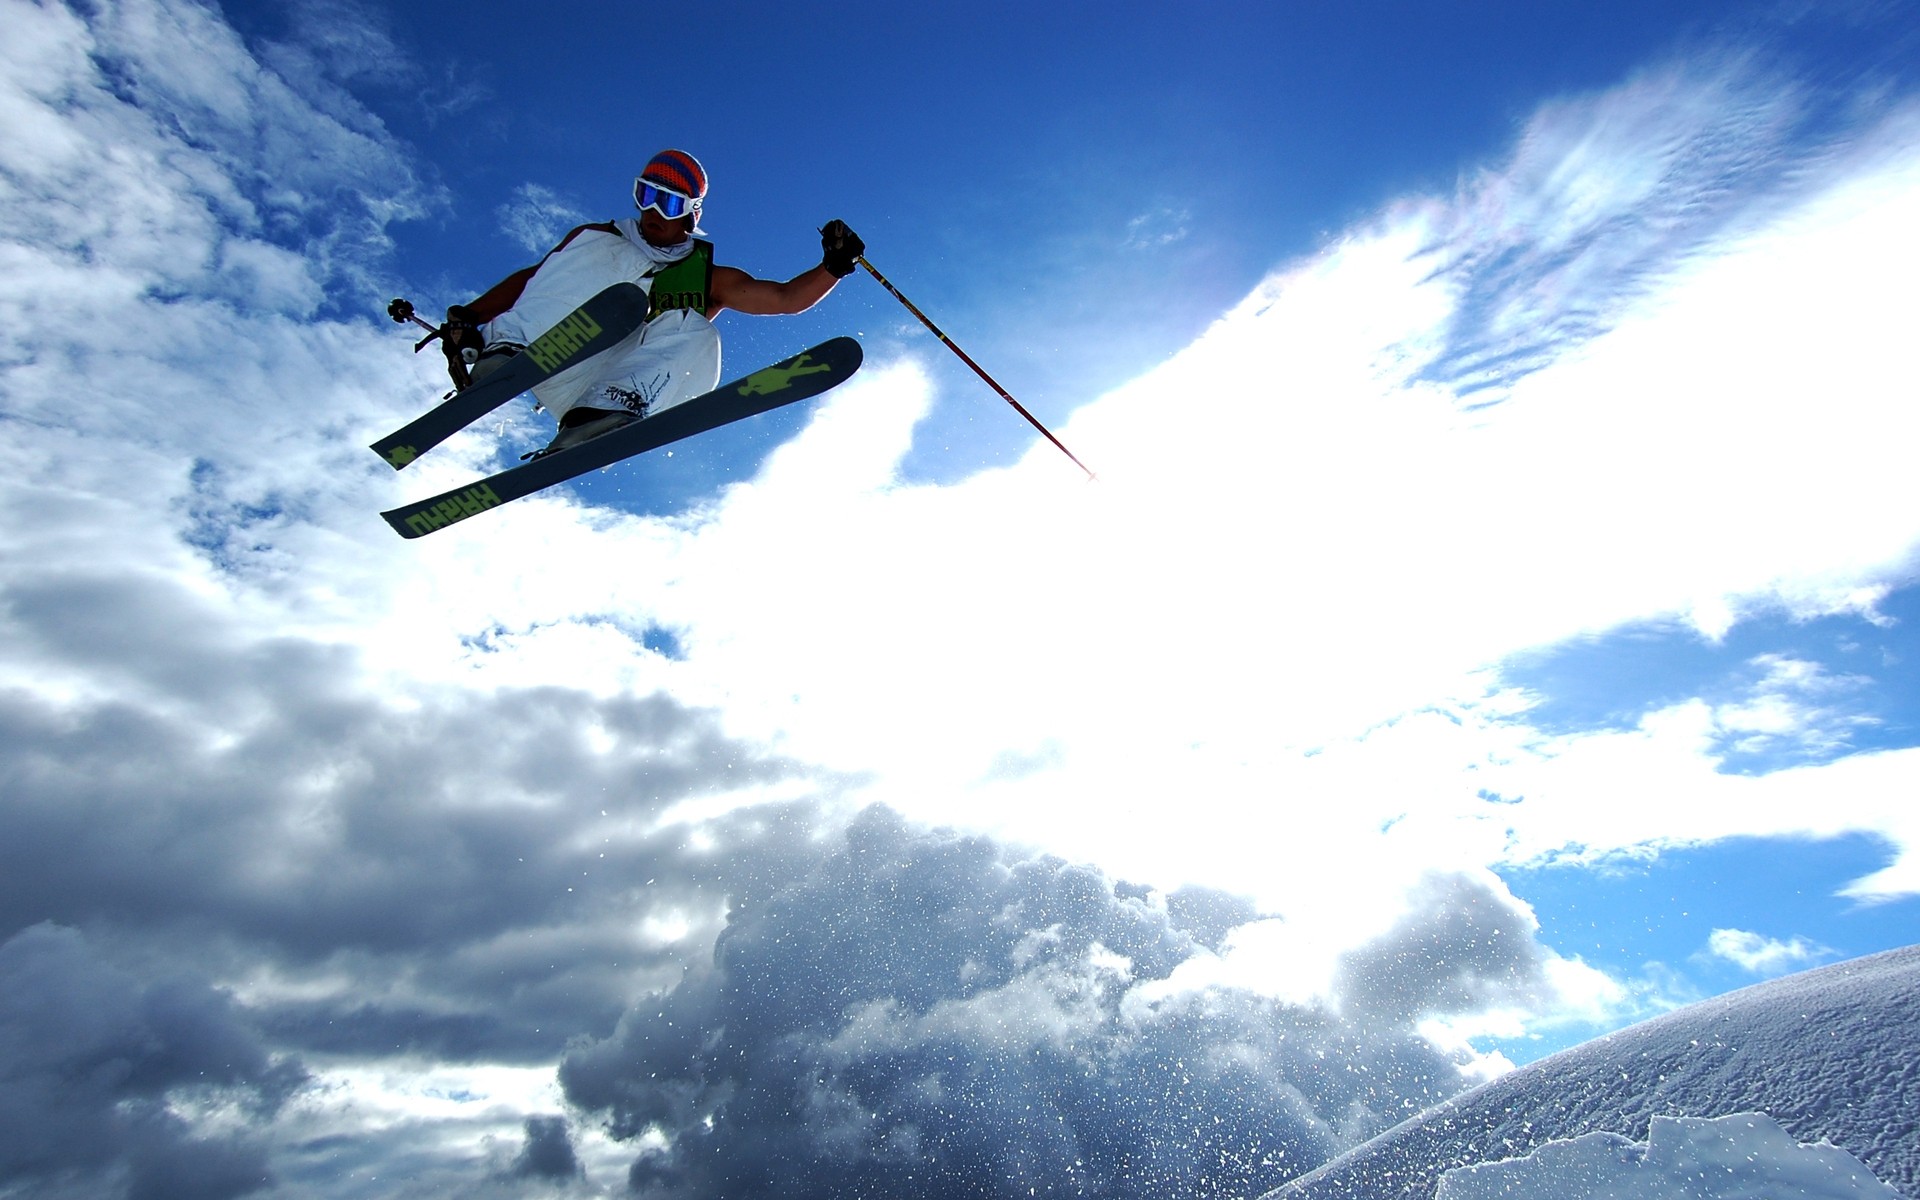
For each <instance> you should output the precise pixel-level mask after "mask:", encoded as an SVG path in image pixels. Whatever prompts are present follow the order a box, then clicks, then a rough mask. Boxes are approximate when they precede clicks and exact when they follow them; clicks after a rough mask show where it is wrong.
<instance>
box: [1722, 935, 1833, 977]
mask: <svg viewBox="0 0 1920 1200" xmlns="http://www.w3.org/2000/svg"><path fill="white" fill-rule="evenodd" d="M1707 953H1709V954H1711V955H1713V956H1714V957H1715V958H1723V959H1725V960H1727V961H1728V962H1730V963H1733V964H1734V965H1735V966H1737V967H1739V968H1740V969H1741V970H1743V971H1750V972H1752V973H1753V974H1755V975H1782V974H1785V973H1786V972H1788V971H1800V970H1804V969H1806V968H1807V967H1811V966H1814V965H1816V964H1818V963H1821V962H1824V961H1826V960H1828V959H1831V958H1836V957H1838V953H1837V952H1836V951H1834V950H1830V949H1828V948H1827V947H1825V946H1822V945H1819V944H1818V943H1816V942H1811V941H1809V940H1807V939H1806V938H1802V937H1796V938H1793V939H1792V940H1790V941H1785V942H1783V941H1780V940H1779V939H1778V938H1770V937H1763V936H1762V935H1760V934H1757V933H1750V932H1748V931H1747V930H1744V929H1716V930H1714V931H1713V933H1712V935H1711V936H1709V937H1708V938H1707Z"/></svg>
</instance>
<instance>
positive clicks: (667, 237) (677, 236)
mask: <svg viewBox="0 0 1920 1200" xmlns="http://www.w3.org/2000/svg"><path fill="white" fill-rule="evenodd" d="M692 231H693V218H692V217H681V218H680V219H678V220H675V221H669V220H667V219H666V218H665V217H663V216H661V215H660V214H659V213H657V212H655V211H653V210H652V209H650V208H643V209H641V210H640V236H641V237H643V238H645V239H647V244H648V245H649V246H678V245H679V244H680V243H681V242H684V241H686V240H687V235H688V234H689V233H691V232H692Z"/></svg>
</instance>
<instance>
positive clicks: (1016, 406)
mask: <svg viewBox="0 0 1920 1200" xmlns="http://www.w3.org/2000/svg"><path fill="white" fill-rule="evenodd" d="M854 261H855V262H857V263H859V264H860V265H861V266H863V267H865V268H866V269H867V274H869V275H871V276H873V277H874V279H876V280H878V281H879V284H880V286H881V287H883V288H885V289H887V290H888V291H889V292H892V293H893V298H894V299H895V300H898V301H899V302H900V303H902V304H904V305H906V306H907V311H908V312H910V313H912V314H913V315H914V316H916V317H919V318H920V323H921V324H922V325H925V326H926V327H927V328H928V329H930V330H932V331H933V336H935V337H937V338H939V339H940V340H941V341H942V342H945V343H946V346H947V349H949V350H951V351H953V352H954V353H955V354H957V355H959V356H960V361H961V362H963V363H965V364H967V365H968V366H969V367H972V368H973V373H974V374H975V375H978V376H979V377H980V378H982V379H984V380H986V382H987V386H988V387H990V388H992V389H993V390H994V391H996V392H998V393H1000V398H1001V399H1002V400H1005V401H1006V402H1007V403H1008V404H1011V405H1013V411H1015V412H1017V413H1019V414H1020V415H1021V416H1023V417H1025V418H1026V419H1027V423H1028V424H1029V425H1032V426H1033V427H1034V428H1035V429H1038V430H1039V431H1040V432H1041V433H1044V434H1046V436H1047V440H1048V441H1050V442H1052V443H1053V444H1054V445H1056V446H1059V447H1060V453H1062V454H1064V455H1066V456H1067V457H1068V458H1072V459H1073V465H1074V466H1076V467H1079V468H1080V469H1081V470H1082V471H1085V472H1086V473H1087V478H1088V479H1095V478H1098V477H1097V476H1096V475H1094V473H1093V471H1092V470H1091V469H1090V468H1089V467H1088V466H1087V464H1085V463H1083V462H1081V461H1080V460H1079V459H1078V458H1074V453H1073V451H1071V450H1069V449H1067V448H1066V446H1065V445H1063V444H1062V443H1061V441H1060V439H1059V438H1057V437H1055V436H1053V434H1052V433H1051V432H1050V431H1049V430H1048V429H1047V427H1046V426H1045V425H1042V424H1041V423H1040V421H1039V419H1038V418H1037V417H1035V416H1034V415H1033V414H1032V413H1030V412H1028V411H1027V410H1026V409H1025V408H1024V407H1022V406H1021V404H1020V402H1019V401H1018V400H1015V399H1014V398H1013V395H1012V393H1010V392H1008V391H1007V389H1005V388H1003V387H1001V386H1000V385H999V384H998V383H996V382H995V381H994V378H993V376H991V375H989V374H987V373H986V372H985V371H983V370H981V368H980V364H979V363H977V362H975V361H973V359H971V358H969V357H967V352H966V351H965V350H962V349H961V348H960V347H958V346H956V345H954V344H953V339H952V338H950V337H948V336H947V335H946V334H944V333H942V332H940V327H939V326H938V325H935V324H934V323H933V322H932V321H930V320H928V319H927V314H925V313H923V312H921V311H920V310H919V309H918V308H916V307H915V306H914V303H913V301H911V300H909V299H907V298H906V297H905V296H903V295H901V294H900V289H899V288H897V287H894V286H893V285H892V284H891V283H888V282H887V277H886V276H885V275H882V274H881V273H880V272H878V271H876V270H874V269H873V264H872V263H870V262H868V261H867V259H866V256H865V255H861V256H860V257H859V258H856V259H855V260H854Z"/></svg>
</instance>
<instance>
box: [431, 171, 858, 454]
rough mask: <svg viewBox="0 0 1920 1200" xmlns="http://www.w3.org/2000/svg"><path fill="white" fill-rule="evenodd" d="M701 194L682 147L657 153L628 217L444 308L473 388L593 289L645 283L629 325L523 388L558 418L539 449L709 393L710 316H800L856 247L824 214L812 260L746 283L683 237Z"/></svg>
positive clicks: (579, 234) (577, 236)
mask: <svg viewBox="0 0 1920 1200" xmlns="http://www.w3.org/2000/svg"><path fill="white" fill-rule="evenodd" d="M706 196H707V173H706V170H705V169H704V168H703V167H701V165H700V163H699V161H698V160H697V159H695V158H694V157H693V155H691V154H688V153H686V152H685V151H684V150H662V151H661V152H660V153H658V154H656V155H654V156H653V158H652V159H651V160H650V161H649V162H648V163H647V165H646V168H645V169H644V170H642V171H641V172H640V175H639V177H638V178H637V179H635V180H634V184H633V199H634V203H635V205H637V206H638V207H639V210H640V214H639V216H638V217H627V218H623V219H620V220H617V221H610V222H605V223H598V224H592V225H582V226H580V227H579V228H577V229H575V230H573V231H572V232H571V233H569V234H567V236H566V237H564V238H562V239H561V241H560V244H559V245H557V246H555V247H554V248H553V249H552V250H550V251H548V252H547V255H546V257H544V258H542V259H541V260H540V261H539V262H538V263H536V264H535V265H533V266H531V267H527V268H525V269H523V270H520V271H516V272H514V273H513V274H512V275H509V276H507V278H505V279H503V280H501V281H500V282H499V283H497V284H495V285H494V286H493V287H491V288H489V289H488V290H487V291H486V292H485V293H483V294H482V295H480V296H479V297H477V298H476V299H474V300H471V301H469V302H467V303H466V304H458V305H454V306H453V307H451V308H449V309H448V310H447V324H446V325H445V326H443V327H442V330H441V332H442V335H443V336H444V337H445V338H446V341H447V344H448V345H449V346H450V347H466V348H470V349H475V350H478V352H479V359H478V362H477V363H476V364H475V366H474V368H473V372H472V383H473V385H475V386H477V385H479V384H480V383H482V382H484V381H485V380H486V379H487V377H488V376H489V375H492V374H493V373H495V372H496V371H498V370H500V369H501V368H502V367H504V366H505V365H506V364H507V363H509V362H510V361H512V359H513V357H514V356H516V355H518V354H520V353H521V352H522V351H524V350H526V349H527V347H528V346H529V345H530V344H534V343H536V342H537V341H538V340H539V339H540V336H541V335H542V334H544V333H547V332H548V331H550V330H553V329H555V327H556V326H558V325H559V324H560V323H561V322H562V321H563V320H565V319H566V318H567V317H568V316H569V315H570V314H572V313H573V312H574V311H575V310H576V309H577V308H578V306H580V305H582V304H583V303H584V302H586V301H588V300H589V299H590V298H592V297H594V296H595V295H596V294H598V293H600V292H602V291H603V289H606V288H608V287H609V286H611V285H615V284H620V283H633V284H637V285H638V286H639V287H640V288H642V289H643V290H645V292H646V293H647V309H646V318H645V321H644V322H643V323H642V324H641V325H640V326H639V328H637V329H635V330H633V331H632V332H631V333H628V334H627V335H626V336H625V337H624V338H623V339H622V340H620V341H619V342H618V343H617V344H615V345H613V346H612V347H611V348H609V349H606V350H604V351H601V352H599V353H595V354H592V355H591V356H590V357H587V358H586V359H584V361H577V362H573V363H571V364H570V365H568V366H566V367H564V368H563V369H561V370H560V371H559V372H558V373H557V374H554V375H553V376H551V377H550V378H547V379H545V380H543V381H542V382H540V383H537V384H535V385H534V388H533V394H534V397H535V398H536V399H538V400H539V401H540V403H541V405H542V406H543V407H545V408H546V410H547V411H548V412H550V413H552V414H553V416H554V418H555V420H556V421H558V423H559V431H558V433H557V434H556V436H555V437H554V439H553V441H552V442H551V443H550V444H549V445H548V446H547V449H546V451H544V452H543V453H553V452H556V451H559V450H564V449H566V448H567V447H570V446H577V445H579V444H580V443H581V442H584V441H587V440H588V439H590V438H595V437H598V436H600V435H601V434H604V433H609V432H611V431H613V430H615V429H618V428H620V427H621V426H623V425H627V424H631V423H632V422H634V421H637V420H639V419H640V418H641V417H644V416H646V415H648V414H649V413H653V412H659V411H661V410H663V409H666V408H670V407H672V406H673V405H676V404H679V403H680V402H682V401H684V400H687V399H690V398H692V397H694V396H698V395H701V394H702V393H704V392H707V391H709V390H711V389H712V388H713V387H714V385H716V384H717V383H719V381H720V335H719V333H718V331H716V330H715V329H714V327H713V324H712V318H713V317H714V316H716V315H718V314H719V312H720V311H721V310H722V309H727V308H731V309H734V310H735V311H737V312H742V313H747V314H750V315H755V316H774V315H782V314H791V313H800V312H805V311H806V310H807V309H809V308H811V307H813V306H814V305H815V304H816V303H818V302H819V301H820V299H821V298H822V297H824V296H826V295H827V293H829V292H831V291H832V290H833V287H834V284H836V283H837V282H839V281H840V280H841V279H843V278H845V277H846V276H847V275H850V274H852V273H853V271H854V269H855V264H856V262H857V261H858V259H859V258H860V256H861V255H862V254H864V253H865V252H866V246H865V244H864V243H863V242H862V241H861V240H860V237H859V235H857V234H855V233H854V232H853V230H851V229H849V228H848V227H847V224H846V222H844V221H840V220H833V221H829V222H827V224H826V226H825V227H824V228H823V229H822V230H821V231H820V245H821V262H820V264H819V265H817V266H814V267H811V268H809V269H807V270H805V271H802V272H801V273H800V274H799V275H796V276H794V277H793V278H792V279H789V280H787V281H786V282H785V283H779V282H775V281H773V280H767V279H756V278H754V277H753V276H752V275H749V274H747V273H746V272H745V271H742V270H739V269H737V268H734V267H726V266H719V265H717V264H715V263H714V261H713V244H712V243H711V242H708V241H705V240H702V239H700V238H697V237H695V236H694V235H696V234H701V233H704V232H705V230H702V229H701V228H700V227H699V222H700V216H701V213H702V211H703V209H704V207H705V204H706Z"/></svg>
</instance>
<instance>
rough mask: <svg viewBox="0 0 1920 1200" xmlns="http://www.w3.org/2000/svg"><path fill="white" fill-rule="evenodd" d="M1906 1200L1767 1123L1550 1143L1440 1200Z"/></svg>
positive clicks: (1837, 1156)
mask: <svg viewBox="0 0 1920 1200" xmlns="http://www.w3.org/2000/svg"><path fill="white" fill-rule="evenodd" d="M1783 1197H1793V1198H1794V1200H1903V1198H1902V1197H1901V1195H1900V1193H1898V1192H1896V1191H1894V1190H1893V1189H1892V1188H1890V1187H1888V1186H1887V1185H1886V1184H1884V1183H1881V1182H1880V1181H1879V1180H1878V1179H1875V1178H1874V1177H1873V1173H1872V1172H1870V1171H1868V1170H1867V1169H1866V1168H1865V1167H1864V1166H1862V1165H1861V1164H1860V1160H1859V1159H1856V1158H1854V1157H1853V1156H1852V1155H1851V1154H1848V1153H1847V1152H1846V1151H1845V1150H1841V1149H1838V1148H1837V1147H1834V1146H1827V1145H1819V1146H1807V1145H1802V1144H1801V1143H1799V1142H1796V1141H1794V1140H1793V1136H1792V1135H1791V1134H1789V1133H1788V1132H1787V1131H1786V1130H1784V1129H1782V1128H1780V1126H1779V1123H1778V1122H1776V1121H1774V1120H1773V1118H1771V1117H1768V1116H1766V1115H1765V1114H1763V1113H1735V1114H1733V1115H1731V1116H1725V1117H1720V1118H1718V1119H1708V1118H1706V1117H1655V1118H1653V1128H1652V1131H1651V1133H1650V1134H1649V1135H1648V1137H1647V1140H1646V1142H1645V1143H1640V1142H1633V1141H1629V1140H1627V1139H1626V1138H1623V1137H1621V1136H1620V1135H1619V1134H1617V1133H1588V1134H1583V1135H1581V1136H1580V1137H1577V1138H1573V1139H1571V1140H1568V1141H1560V1142H1548V1143H1547V1144H1546V1145H1544V1146H1542V1147H1540V1148H1539V1149H1538V1150H1535V1151H1534V1152H1533V1153H1532V1154H1529V1155H1527V1156H1526V1157H1525V1158H1513V1159H1508V1160H1506V1161H1505V1162H1498V1163H1488V1164H1485V1165H1481V1166H1473V1167H1460V1168H1457V1169H1455V1170H1452V1171H1448V1172H1447V1173H1446V1174H1445V1175H1443V1176H1441V1178H1440V1189H1439V1191H1438V1193H1436V1200H1628V1198H1631V1200H1782V1198H1783Z"/></svg>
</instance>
